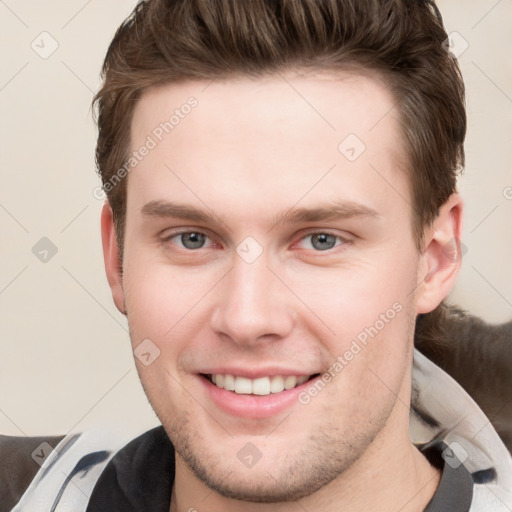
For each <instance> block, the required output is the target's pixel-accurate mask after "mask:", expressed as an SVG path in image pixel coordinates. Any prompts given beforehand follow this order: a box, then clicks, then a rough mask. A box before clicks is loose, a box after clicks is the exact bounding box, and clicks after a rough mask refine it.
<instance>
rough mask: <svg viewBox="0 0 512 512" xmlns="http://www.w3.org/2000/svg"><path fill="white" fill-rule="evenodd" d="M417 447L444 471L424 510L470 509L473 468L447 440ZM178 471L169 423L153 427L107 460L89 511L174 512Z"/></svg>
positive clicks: (464, 510) (445, 511) (427, 511)
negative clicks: (451, 451) (449, 452)
mask: <svg viewBox="0 0 512 512" xmlns="http://www.w3.org/2000/svg"><path fill="white" fill-rule="evenodd" d="M418 448H419V449H420V450H421V452H422V453H423V454H424V455H425V457H426V458H427V459H428V460H429V462H430V463H431V464H432V465H433V466H435V467H437V468H438V469H440V470H441V471H442V476H441V481H440V483H439V486H438V488H437V490H436V493H435V494H434V496H433V497H432V499H431V500H430V502H429V504H428V505H427V507H426V508H425V512H447V511H450V512H468V510H469V508H470V505H471V499H472V496H473V479H472V477H471V475H470V473H469V472H468V470H467V469H466V468H465V467H464V465H463V464H460V463H458V462H457V460H456V457H455V455H454V456H453V458H452V459H451V460H450V464H448V463H447V462H445V460H444V459H443V457H442V455H441V454H442V453H443V451H444V450H445V449H446V448H447V445H446V444H445V443H443V442H442V441H433V442H431V443H428V444H426V445H423V446H418ZM454 462H455V463H454ZM174 473H175V468H174V448H173V446H172V444H171V442H170V440H169V438H168V436H167V434H166V432H165V430H164V428H163V427H162V426H160V427H156V428H154V429H152V430H149V431H148V432H145V433H144V434H142V435H141V436H139V437H137V438H135V439H134V440H133V441H131V442H130V443H128V444H127V445H126V446H125V447H124V448H122V449H121V450H119V452H118V453H117V454H116V455H115V456H114V457H113V458H112V460H111V461H110V462H109V463H108V465H107V466H106V468H105V469H104V471H103V472H102V474H101V476H100V478H99V480H98V482H97V483H96V486H95V487H94V490H93V493H92V495H91V498H90V501H89V505H88V507H87V512H105V511H106V510H108V511H109V512H146V511H147V512H169V507H170V502H171V490H172V484H173V482H174Z"/></svg>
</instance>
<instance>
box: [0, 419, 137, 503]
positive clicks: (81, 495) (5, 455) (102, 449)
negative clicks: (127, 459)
mask: <svg viewBox="0 0 512 512" xmlns="http://www.w3.org/2000/svg"><path fill="white" fill-rule="evenodd" d="M133 437H134V435H133V431H131V432H130V431H121V430H120V429H115V428H114V429H112V428H95V429H89V430H85V431H83V432H74V433H69V434H67V435H66V436H54V437H37V438H16V437H10V436H4V439H3V441H2V446H1V447H0V458H1V467H2V470H1V480H0V487H1V492H2V495H0V503H1V505H0V512H3V511H4V510H11V508H12V507H14V508H13V512H14V511H16V512H20V511H28V510H50V509H51V510H55V511H59V510H61V506H65V504H66V503H73V510H76V511H77V512H78V511H80V510H85V508H86V506H87V502H88V498H89V496H90V494H91V493H92V490H93V489H94V486H95V484H96V482H97V480H98V478H99V477H100V475H101V473H102V471H103V470H104V469H105V467H106V465H107V464H108V462H109V461H110V459H111V458H112V457H113V456H114V455H115V454H116V453H117V451H119V450H120V449H121V448H122V447H123V446H124V445H125V444H126V443H128V442H129V441H131V440H132V439H133ZM5 461H7V464H6V463H5ZM11 461H13V462H11ZM4 507H5V508H4Z"/></svg>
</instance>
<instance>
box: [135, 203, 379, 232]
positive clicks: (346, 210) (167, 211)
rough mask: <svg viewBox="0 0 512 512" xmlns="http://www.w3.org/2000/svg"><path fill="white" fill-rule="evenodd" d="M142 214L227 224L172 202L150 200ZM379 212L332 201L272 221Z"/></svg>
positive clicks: (296, 221) (292, 209) (374, 215)
mask: <svg viewBox="0 0 512 512" xmlns="http://www.w3.org/2000/svg"><path fill="white" fill-rule="evenodd" d="M140 211H141V214H142V215H143V216H145V217H157V218H179V219H184V220H190V221H193V222H201V223H216V222H219V221H220V222H221V223H223V224H225V222H224V219H223V218H222V217H220V216H218V215H216V214H214V213H213V212H212V211H211V210H209V211H205V210H200V209H197V208H195V207H193V206H188V205H185V204H179V203H173V202H169V201H150V202H149V203H146V204H145V205H144V206H143V207H142V208H141V210H140ZM380 216H381V215H380V213H379V212H378V211H377V210H374V209H373V208H370V207H368V206H366V205H363V204H360V203H355V202H353V201H348V202H330V203H328V204H327V205H325V206H322V207H318V208H295V207H293V206H292V207H290V208H288V209H286V210H284V211H283V212H281V213H280V214H278V215H277V216H275V217H274V219H273V226H274V227H275V226H276V225H278V224H299V223H301V222H322V221H329V220H341V219H349V218H353V217H372V218H379V217H380Z"/></svg>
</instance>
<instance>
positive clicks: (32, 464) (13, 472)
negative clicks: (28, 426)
mask: <svg viewBox="0 0 512 512" xmlns="http://www.w3.org/2000/svg"><path fill="white" fill-rule="evenodd" d="M62 439H64V436H40V437H21V436H20V437H18V436H5V435H0V512H3V511H4V510H5V511H8V510H11V509H12V508H13V507H14V506H15V505H16V503H18V501H19V500H20V498H21V496H22V495H23V493H24V492H25V491H26V489H27V487H28V486H29V484H30V482H31V481H32V479H33V478H34V477H35V475H36V473H37V472H38V471H39V469H40V467H41V464H42V461H43V460H44V458H45V456H47V455H48V453H49V452H51V451H52V450H53V449H55V447H56V446H57V445H58V444H59V443H60V442H61V441H62Z"/></svg>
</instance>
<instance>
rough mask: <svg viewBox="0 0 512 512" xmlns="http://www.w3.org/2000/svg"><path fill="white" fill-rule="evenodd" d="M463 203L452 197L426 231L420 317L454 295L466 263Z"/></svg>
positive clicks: (418, 302)
mask: <svg viewBox="0 0 512 512" xmlns="http://www.w3.org/2000/svg"><path fill="white" fill-rule="evenodd" d="M462 211H463V202H462V198H461V197H460V195H459V194H458V193H454V194H452V195H451V196H450V197H449V199H448V200H447V201H446V203H444V205H443V206H442V207H441V209H440V211H439V215H438V216H437V218H436V219H435V220H434V222H433V223H432V225H431V226H429V227H428V228H426V229H425V243H424V251H423V254H422V256H421V258H420V266H419V275H418V279H419V282H420V284H419V285H418V288H417V290H416V308H417V313H418V314H419V313H429V312H430V311H433V310H434V309H435V308H436V307H437V306H438V305H439V304H440V303H441V301H442V300H443V299H444V298H445V297H446V296H447V295H448V293H450V291H451V289H452V288H453V286H454V284H455V281H456V279H457V276H458V274H459V270H460V266H461V262H462V249H463V247H464V246H463V245H462V243H461V240H460V238H461V236H462Z"/></svg>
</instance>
